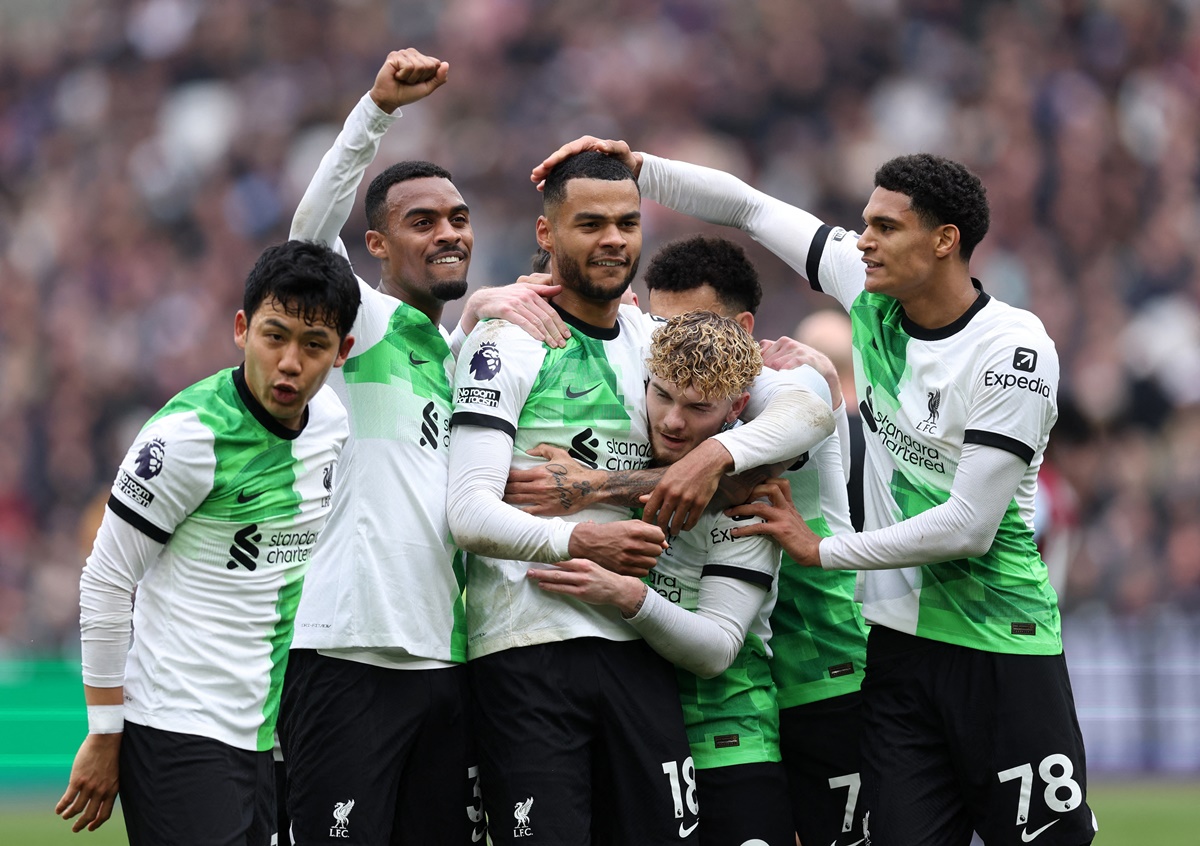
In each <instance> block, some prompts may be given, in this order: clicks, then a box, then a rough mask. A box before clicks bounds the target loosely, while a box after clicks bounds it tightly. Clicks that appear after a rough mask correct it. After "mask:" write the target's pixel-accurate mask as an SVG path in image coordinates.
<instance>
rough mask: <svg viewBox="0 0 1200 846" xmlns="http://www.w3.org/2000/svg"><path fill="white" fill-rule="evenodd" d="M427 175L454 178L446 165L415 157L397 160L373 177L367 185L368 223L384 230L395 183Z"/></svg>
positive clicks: (365, 203) (437, 177) (378, 229)
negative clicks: (390, 195)
mask: <svg viewBox="0 0 1200 846" xmlns="http://www.w3.org/2000/svg"><path fill="white" fill-rule="evenodd" d="M427 177H433V178H435V179H450V180H453V177H451V176H450V171H448V170H446V169H445V168H444V167H442V166H440V165H435V164H434V163H433V162H424V161H418V160H415V159H414V160H411V161H406V162H396V164H394V165H392V166H391V167H389V168H388V169H387V170H385V171H384V172H383V173H381V174H379V175H378V176H376V177H375V178H374V179H372V180H371V184H370V185H369V186H368V187H367V198H366V201H365V202H364V205H365V206H366V211H367V225H368V226H370V227H371V228H372V229H374V230H375V231H376V232H382V231H383V228H384V227H385V226H387V195H388V191H390V190H391V188H392V186H393V185H395V184H396V183H397V182H406V181H408V180H409V179H425V178H427Z"/></svg>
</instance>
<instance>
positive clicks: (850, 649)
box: [771, 367, 867, 708]
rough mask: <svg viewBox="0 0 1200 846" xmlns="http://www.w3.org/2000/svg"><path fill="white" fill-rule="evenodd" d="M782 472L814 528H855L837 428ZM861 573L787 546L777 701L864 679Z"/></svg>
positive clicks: (777, 630) (821, 385)
mask: <svg viewBox="0 0 1200 846" xmlns="http://www.w3.org/2000/svg"><path fill="white" fill-rule="evenodd" d="M801 371H803V372H804V375H806V376H807V377H808V380H809V381H808V382H807V384H808V385H809V387H810V388H811V389H812V390H814V391H816V392H818V393H820V394H821V396H827V395H828V391H829V388H828V385H827V384H826V383H825V380H824V379H823V378H821V376H820V374H818V373H817V372H816V371H815V370H813V369H812V368H811V367H804V368H801ZM813 377H815V378H813ZM783 477H784V478H785V479H787V480H788V482H789V483H790V484H791V488H792V502H793V504H794V505H795V506H796V510H797V511H798V512H799V513H800V516H801V517H803V518H804V521H805V523H807V524H808V527H809V528H810V529H812V530H813V532H815V533H816V534H818V535H820V536H821V537H829V536H830V535H833V534H845V533H849V532H853V531H854V527H853V526H852V525H851V524H850V503H849V498H848V496H847V493H846V484H845V478H846V477H845V470H844V469H843V467H842V449H841V443H840V441H839V439H838V435H837V433H836V432H835V433H834V434H833V435H830V436H829V437H828V438H826V439H825V440H824V441H822V442H821V443H819V444H818V445H817V446H816V447H814V448H813V449H812V450H810V451H809V452H807V453H805V454H804V455H802V456H801V457H800V458H799V459H798V460H797V461H796V462H795V463H794V464H792V465H791V466H790V467H789V468H788V469H787V470H786V471H785V472H784V473H783ZM856 579H857V576H856V574H855V573H853V572H850V571H845V570H822V569H821V568H820V567H801V566H800V565H799V564H797V563H796V562H795V561H794V560H792V558H791V557H790V556H788V554H787V553H786V552H785V553H784V554H783V560H782V563H781V565H780V568H779V599H778V601H777V602H776V603H775V610H774V611H773V612H772V614H771V631H772V640H771V643H772V653H773V654H772V656H771V674H772V676H773V677H774V679H775V687H776V701H777V702H778V703H779V707H780V708H791V707H793V706H796V705H805V704H808V703H809V702H817V701H819V700H822V699H829V698H832V697H834V696H842V695H844V694H847V693H853V692H854V691H856V690H858V689H859V688H860V687H862V680H863V670H864V667H865V664H866V656H867V631H866V626H865V624H864V623H863V619H862V612H861V609H860V608H859V605H858V602H857V601H856V600H855V599H854V590H855V582H856Z"/></svg>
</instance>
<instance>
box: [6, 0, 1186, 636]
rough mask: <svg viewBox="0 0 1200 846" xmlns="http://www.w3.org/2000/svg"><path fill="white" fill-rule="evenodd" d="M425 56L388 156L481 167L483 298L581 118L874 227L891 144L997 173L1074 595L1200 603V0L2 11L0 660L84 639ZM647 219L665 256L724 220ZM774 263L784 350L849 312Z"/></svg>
mask: <svg viewBox="0 0 1200 846" xmlns="http://www.w3.org/2000/svg"><path fill="white" fill-rule="evenodd" d="M405 46H413V47H417V48H419V49H420V50H422V51H423V52H425V53H429V54H432V55H436V56H438V57H439V58H442V59H445V60H447V61H449V62H450V65H451V71H450V81H449V84H448V85H447V86H446V88H445V89H443V91H442V92H439V94H438V95H437V96H436V97H434V98H431V99H430V100H428V101H425V102H422V103H420V104H417V105H415V106H413V107H411V108H410V109H407V110H406V112H409V113H407V114H406V115H405V117H404V118H403V119H402V120H401V121H400V122H399V123H398V124H397V125H396V126H395V127H394V128H393V129H392V130H391V132H390V133H389V135H388V136H387V137H386V138H385V140H384V146H383V149H382V151H381V154H380V157H379V159H378V161H379V162H380V163H382V164H387V163H390V162H393V161H397V160H399V159H404V158H428V159H430V160H433V161H436V162H438V163H439V164H441V165H443V166H445V167H447V168H448V169H449V170H450V171H451V172H452V173H453V175H454V180H455V183H456V184H457V185H458V187H459V189H460V190H461V192H462V193H463V195H464V197H465V198H466V200H467V202H468V203H469V204H470V206H471V211H472V218H473V223H474V227H475V232H476V242H475V253H474V259H473V263H472V268H471V281H472V284H473V286H478V285H484V284H503V283H507V282H509V281H511V280H513V279H515V278H516V276H517V275H518V274H520V273H522V272H525V271H526V270H527V268H528V263H529V257H530V255H531V253H532V252H533V250H534V247H535V244H534V240H533V222H534V219H535V217H536V215H537V214H538V212H539V210H540V197H539V195H538V194H537V192H536V190H535V189H534V187H533V186H532V184H531V183H530V182H529V178H528V174H529V171H530V169H531V168H532V166H533V165H535V164H536V163H538V162H540V161H541V159H542V158H543V157H544V156H545V155H547V154H548V153H550V152H551V151H552V150H553V149H554V148H556V147H557V146H558V145H559V144H561V143H563V142H565V141H567V140H570V139H572V138H574V137H576V136H578V135H580V134H584V133H590V134H594V135H599V136H602V137H619V138H625V139H626V140H628V141H629V142H630V143H631V144H632V145H633V147H634V148H635V149H644V150H647V151H650V152H654V153H656V154H659V155H664V156H667V157H672V158H679V159H684V160H688V161H694V162H698V163H702V164H708V165H711V166H714V167H719V168H722V169H725V170H729V171H731V172H733V173H735V174H737V175H738V176H740V177H742V178H743V179H745V180H746V181H748V182H750V183H751V184H753V185H755V186H756V187H759V188H761V189H762V190H764V191H767V192H768V193H771V194H774V195H776V196H779V197H781V198H783V199H786V200H788V201H790V202H792V203H794V204H796V205H799V206H802V207H804V208H807V209H810V210H812V211H814V212H815V213H817V214H818V215H820V216H822V217H823V218H824V219H826V220H828V221H829V222H831V223H835V224H840V225H843V226H846V227H848V228H856V227H857V225H858V223H859V220H860V215H861V210H862V206H863V204H864V203H865V200H866V198H867V196H868V194H869V193H870V189H871V178H872V174H873V171H874V169H875V167H876V166H877V165H878V164H880V163H881V162H883V161H884V160H885V159H887V158H889V157H891V156H893V155H896V154H900V153H906V152H913V151H917V150H929V151H932V152H937V153H941V154H944V155H948V156H951V157H953V158H956V159H959V160H961V161H963V162H965V163H966V164H968V165H969V166H970V167H971V168H972V169H974V170H976V171H977V172H978V173H979V174H980V176H981V177H982V178H983V181H984V184H985V185H986V186H987V188H988V192H989V197H990V200H991V205H992V229H991V232H990V234H989V235H988V237H987V238H986V239H985V240H984V242H983V244H982V245H981V246H980V248H979V249H978V250H977V251H976V254H975V258H974V259H973V261H972V270H973V272H974V275H976V276H977V277H979V278H980V279H981V280H982V281H983V283H984V286H985V288H986V289H987V290H989V291H990V292H991V293H993V294H995V295H997V296H999V297H1000V298H1002V299H1005V300H1007V301H1009V302H1011V303H1013V304H1014V305H1019V306H1022V307H1025V308H1029V309H1031V310H1033V311H1034V312H1035V313H1036V314H1037V315H1039V316H1040V317H1041V319H1042V320H1043V321H1044V322H1045V324H1046V328H1047V329H1048V330H1049V333H1050V335H1051V337H1053V338H1054V340H1055V342H1056V344H1057V345H1058V350H1059V354H1060V357H1061V362H1062V372H1063V376H1062V385H1061V391H1060V406H1061V408H1062V415H1061V418H1060V422H1059V424H1058V426H1057V427H1056V429H1055V431H1054V434H1053V436H1052V438H1051V448H1050V452H1049V453H1048V463H1049V464H1050V465H1052V468H1053V469H1052V471H1048V473H1049V472H1053V473H1055V475H1056V483H1055V484H1054V485H1053V486H1052V487H1051V485H1049V484H1047V486H1046V488H1047V491H1048V492H1049V493H1050V496H1049V497H1048V499H1047V506H1046V508H1045V509H1044V511H1043V514H1042V518H1043V519H1044V520H1047V521H1048V522H1049V525H1048V526H1047V528H1046V531H1047V532H1049V533H1051V534H1049V535H1048V536H1047V537H1048V538H1051V539H1052V540H1056V541H1057V542H1058V543H1059V549H1060V550H1061V551H1062V555H1063V556H1065V557H1064V558H1063V566H1064V567H1065V576H1063V578H1062V581H1061V584H1062V585H1063V591H1062V601H1063V606H1064V608H1065V609H1068V610H1070V609H1080V608H1083V607H1087V606H1096V605H1098V606H1101V607H1103V608H1106V609H1109V610H1110V611H1111V612H1112V613H1115V614H1120V615H1133V616H1136V615H1143V614H1148V613H1150V612H1152V611H1153V610H1155V609H1156V608H1158V607H1160V606H1162V605H1164V604H1165V605H1169V606H1174V607H1176V608H1178V609H1181V610H1183V611H1185V612H1188V613H1194V614H1200V238H1197V237H1196V235H1195V233H1196V232H1197V231H1198V229H1200V106H1198V104H1200V3H1196V2H1194V0H1174V2H1168V0H1105V2H1101V1H1100V0H1094V1H1093V2H1085V0H1019V1H1016V2H1007V1H1006V2H1000V0H996V2H987V0H973V2H972V0H819V2H818V0H739V2H736V3H735V2H727V1H726V0H443V2H438V3H430V2H426V0H390V1H389V0H341V2H334V0H304V1H303V2H301V0H0V655H3V654H8V655H29V654H41V655H57V654H70V653H71V652H72V651H73V650H75V649H77V617H78V607H77V597H78V574H79V569H80V566H81V564H82V561H83V558H84V556H85V554H86V550H87V549H88V548H89V547H90V543H91V538H92V533H93V532H94V528H95V525H96V523H97V516H96V515H97V513H98V512H97V509H98V508H102V503H103V500H104V498H105V496H106V492H107V489H108V486H109V484H110V483H111V479H112V477H113V474H114V472H115V468H116V465H117V463H118V462H119V460H120V457H121V455H122V454H123V452H124V450H125V448H126V447H127V446H128V444H129V443H130V442H131V440H132V438H133V436H134V434H135V433H136V430H137V428H138V427H139V426H140V425H141V423H142V422H143V421H144V420H145V418H146V417H147V416H148V414H149V413H151V412H152V411H153V410H155V409H157V408H158V407H159V406H160V405H161V404H162V403H163V402H164V401H165V400H166V399H168V398H169V397H170V396H171V395H173V394H174V393H175V392H176V391H178V390H179V389H180V388H182V387H184V386H186V385H188V384H190V383H191V382H193V381H195V380H196V379H198V378H201V377H203V376H205V375H208V374H209V373H210V372H212V371H213V370H215V369H216V368H218V367H223V366H230V365H234V364H236V363H237V362H238V360H239V358H238V355H237V350H236V348H235V347H234V344H233V340H232V327H233V314H234V312H235V310H236V309H237V308H238V306H239V304H240V298H241V289H242V282H243V280H244V278H245V275H246V273H247V271H248V270H249V268H250V266H251V264H252V263H253V260H254V258H255V257H256V256H257V254H258V253H259V252H260V251H261V250H262V248H263V247H265V246H266V245H268V244H271V243H275V242H278V241H280V240H282V239H284V238H286V237H287V232H288V224H289V220H290V216H291V211H292V209H293V208H294V207H295V204H296V202H297V201H298V199H299V197H300V195H301V193H302V192H303V189H304V186H305V185H306V183H307V181H308V179H309V177H310V176H311V175H312V172H313V170H314V169H315V167H316V164H317V161H318V160H319V158H320V156H321V154H322V153H323V152H324V151H325V149H327V147H328V146H329V144H330V143H331V142H332V140H333V137H334V135H335V134H336V133H337V131H338V129H339V128H340V125H341V122H342V120H343V118H344V117H345V115H346V114H347V113H348V111H349V110H350V108H351V106H352V105H353V104H354V102H355V101H356V100H357V99H358V98H359V97H360V96H361V95H362V94H363V93H365V91H366V90H367V89H368V88H369V87H370V84H371V81H372V79H373V78H374V75H375V72H376V70H377V69H378V67H379V66H380V64H381V63H382V61H383V58H384V57H385V55H386V53H387V51H388V50H389V49H396V48H400V47H405ZM378 169H380V168H379V167H378V166H377V167H376V168H375V169H374V170H373V171H371V173H370V174H369V175H373V173H374V172H376V171H377V170H378ZM645 211H646V214H647V221H646V227H647V228H646V234H647V243H646V252H647V254H649V252H651V251H652V250H653V249H654V248H655V247H656V246H657V245H659V244H661V243H663V242H665V241H667V240H669V239H671V238H674V237H677V236H680V235H683V234H688V233H690V232H694V231H697V230H701V229H704V228H705V227H702V226H701V225H698V224H697V223H696V222H694V221H691V220H689V219H687V218H684V217H682V216H679V215H676V214H674V213H671V212H667V211H666V210H663V209H661V208H659V207H655V206H653V205H652V204H649V203H648V204H647V208H646V210H645ZM366 228H367V227H366V223H365V220H364V218H363V216H362V212H361V209H359V210H357V211H356V212H355V215H354V217H353V218H352V219H351V221H350V223H349V225H348V228H347V241H348V244H349V247H350V250H351V257H352V259H353V260H354V262H355V264H356V265H357V266H358V267H359V268H360V273H361V274H362V275H364V276H366V277H367V278H370V275H371V273H372V272H373V264H372V262H371V260H370V259H369V257H368V256H367V254H366V252H365V249H364V248H363V247H362V246H361V233H362V232H364V231H365V230H366ZM724 234H729V233H728V232H725V233H724ZM747 246H748V249H749V250H750V253H751V256H752V257H753V258H754V259H755V261H756V262H757V263H758V265H759V268H760V271H761V272H762V275H763V281H764V288H765V298H764V307H763V309H762V312H761V314H760V322H759V325H758V328H759V330H760V335H761V336H763V337H777V336H778V335H781V334H785V333H789V332H791V331H792V329H793V327H794V326H795V324H796V322H797V321H798V320H799V319H800V318H802V317H803V316H805V315H806V314H807V313H809V312H810V311H812V310H813V309H816V308H822V307H829V305H830V304H831V301H829V300H827V299H826V298H824V297H822V296H820V295H818V294H815V293H813V292H811V291H809V290H808V288H807V285H805V284H803V283H802V282H801V281H800V280H799V279H798V277H797V276H796V275H795V273H793V272H792V271H790V270H789V269H788V268H787V267H786V266H784V265H783V264H782V263H781V262H779V261H778V260H777V259H775V258H774V257H772V256H771V255H770V254H769V253H766V252H765V251H763V250H761V249H760V248H758V247H757V246H756V245H753V244H749V243H748V244H747ZM446 319H447V321H448V322H449V323H453V322H454V320H456V319H457V312H456V311H455V310H454V309H453V308H451V309H448V310H447V314H446Z"/></svg>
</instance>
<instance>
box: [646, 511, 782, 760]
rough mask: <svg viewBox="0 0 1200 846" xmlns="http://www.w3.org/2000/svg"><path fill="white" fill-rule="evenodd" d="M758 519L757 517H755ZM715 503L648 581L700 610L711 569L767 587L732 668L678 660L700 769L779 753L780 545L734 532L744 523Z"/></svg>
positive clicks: (686, 718) (682, 698)
mask: <svg viewBox="0 0 1200 846" xmlns="http://www.w3.org/2000/svg"><path fill="white" fill-rule="evenodd" d="M752 520H754V521H757V518H752ZM745 522H747V521H746V520H742V521H738V520H735V519H733V518H731V517H726V516H725V515H724V514H723V513H722V512H721V510H720V509H709V510H707V511H706V512H705V513H704V515H703V516H702V517H701V518H700V521H699V522H698V523H697V524H696V525H695V527H694V528H692V529H691V530H690V531H686V532H683V533H681V534H679V535H676V536H674V537H672V538H670V548H669V549H668V550H667V551H665V552H664V553H663V554H662V555H661V556H659V559H658V564H657V566H655V568H654V569H653V570H651V571H650V575H649V576H647V577H646V579H645V581H646V583H647V584H649V585H650V587H651V588H652V589H653V590H655V591H657V592H658V593H659V594H661V595H662V596H664V597H666V598H667V599H669V600H670V601H671V602H673V603H675V604H676V605H678V606H680V607H681V608H686V609H687V610H688V611H695V610H696V609H697V608H698V607H699V604H700V582H701V580H702V579H703V578H705V577H711V576H723V577H726V578H733V579H741V580H742V581H746V582H750V583H752V584H756V585H760V586H761V587H763V588H765V589H766V592H765V593H764V594H763V604H762V608H761V609H760V610H759V613H758V616H757V618H756V619H755V620H754V621H753V622H752V623H751V625H750V629H749V631H747V633H746V641H745V643H744V644H743V645H742V648H741V650H740V651H739V652H738V654H737V656H736V657H735V658H734V659H733V663H732V664H730V665H729V668H728V669H727V670H725V672H723V673H721V674H720V675H719V676H716V677H715V678H711V679H705V678H701V677H699V676H697V675H695V674H694V673H691V672H688V671H687V670H684V669H681V668H676V675H677V677H678V680H679V698H680V701H681V702H682V704H683V719H684V723H685V725H686V727H687V733H688V742H689V743H690V744H691V747H692V758H693V759H694V760H695V762H696V767H697V768H698V769H707V768H711V767H728V766H732V765H734V764H752V763H759V762H762V761H778V760H780V753H779V711H778V708H777V707H776V700H775V684H774V682H773V681H772V680H771V667H770V665H769V663H768V656H769V655H770V653H771V649H770V648H769V646H768V642H769V641H770V640H771V625H770V623H769V622H768V621H769V619H770V617H771V610H772V608H773V607H774V605H775V596H776V590H777V588H778V579H777V576H778V574H779V546H778V545H777V544H776V543H775V542H774V541H772V540H771V539H770V538H769V537H767V536H765V535H755V536H752V537H744V538H735V537H733V536H732V535H731V534H730V532H731V531H732V530H733V528H734V527H735V526H737V525H739V523H742V524H744V523H745Z"/></svg>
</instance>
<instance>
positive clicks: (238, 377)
mask: <svg viewBox="0 0 1200 846" xmlns="http://www.w3.org/2000/svg"><path fill="white" fill-rule="evenodd" d="M245 367H246V365H245V364H242V365H241V366H240V367H238V369H237V370H235V371H233V384H234V386H235V387H236V388H237V392H238V396H239V397H241V398H242V404H243V405H245V406H246V410H247V411H249V412H250V413H251V414H252V415H254V419H255V420H257V421H258V422H259V423H261V424H262V427H263V428H264V429H266V430H267V431H268V432H270V433H271V434H272V435H275V436H276V437H280V438H283V439H284V440H285V441H294V440H296V438H298V437H300V433H301V432H303V431H304V427H305V426H307V425H308V406H307V405H306V406H304V416H303V417H302V418H301V419H300V428H299V429H289V428H288V427H287V426H284V425H283V424H282V423H280V422H279V421H278V420H276V419H275V418H274V417H272V416H271V413H270V412H269V411H267V410H266V409H265V408H263V406H262V403H260V402H259V401H258V400H256V399H255V398H254V394H252V393H251V392H250V386H249V385H247V384H246V374H245V372H244V371H245Z"/></svg>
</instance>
